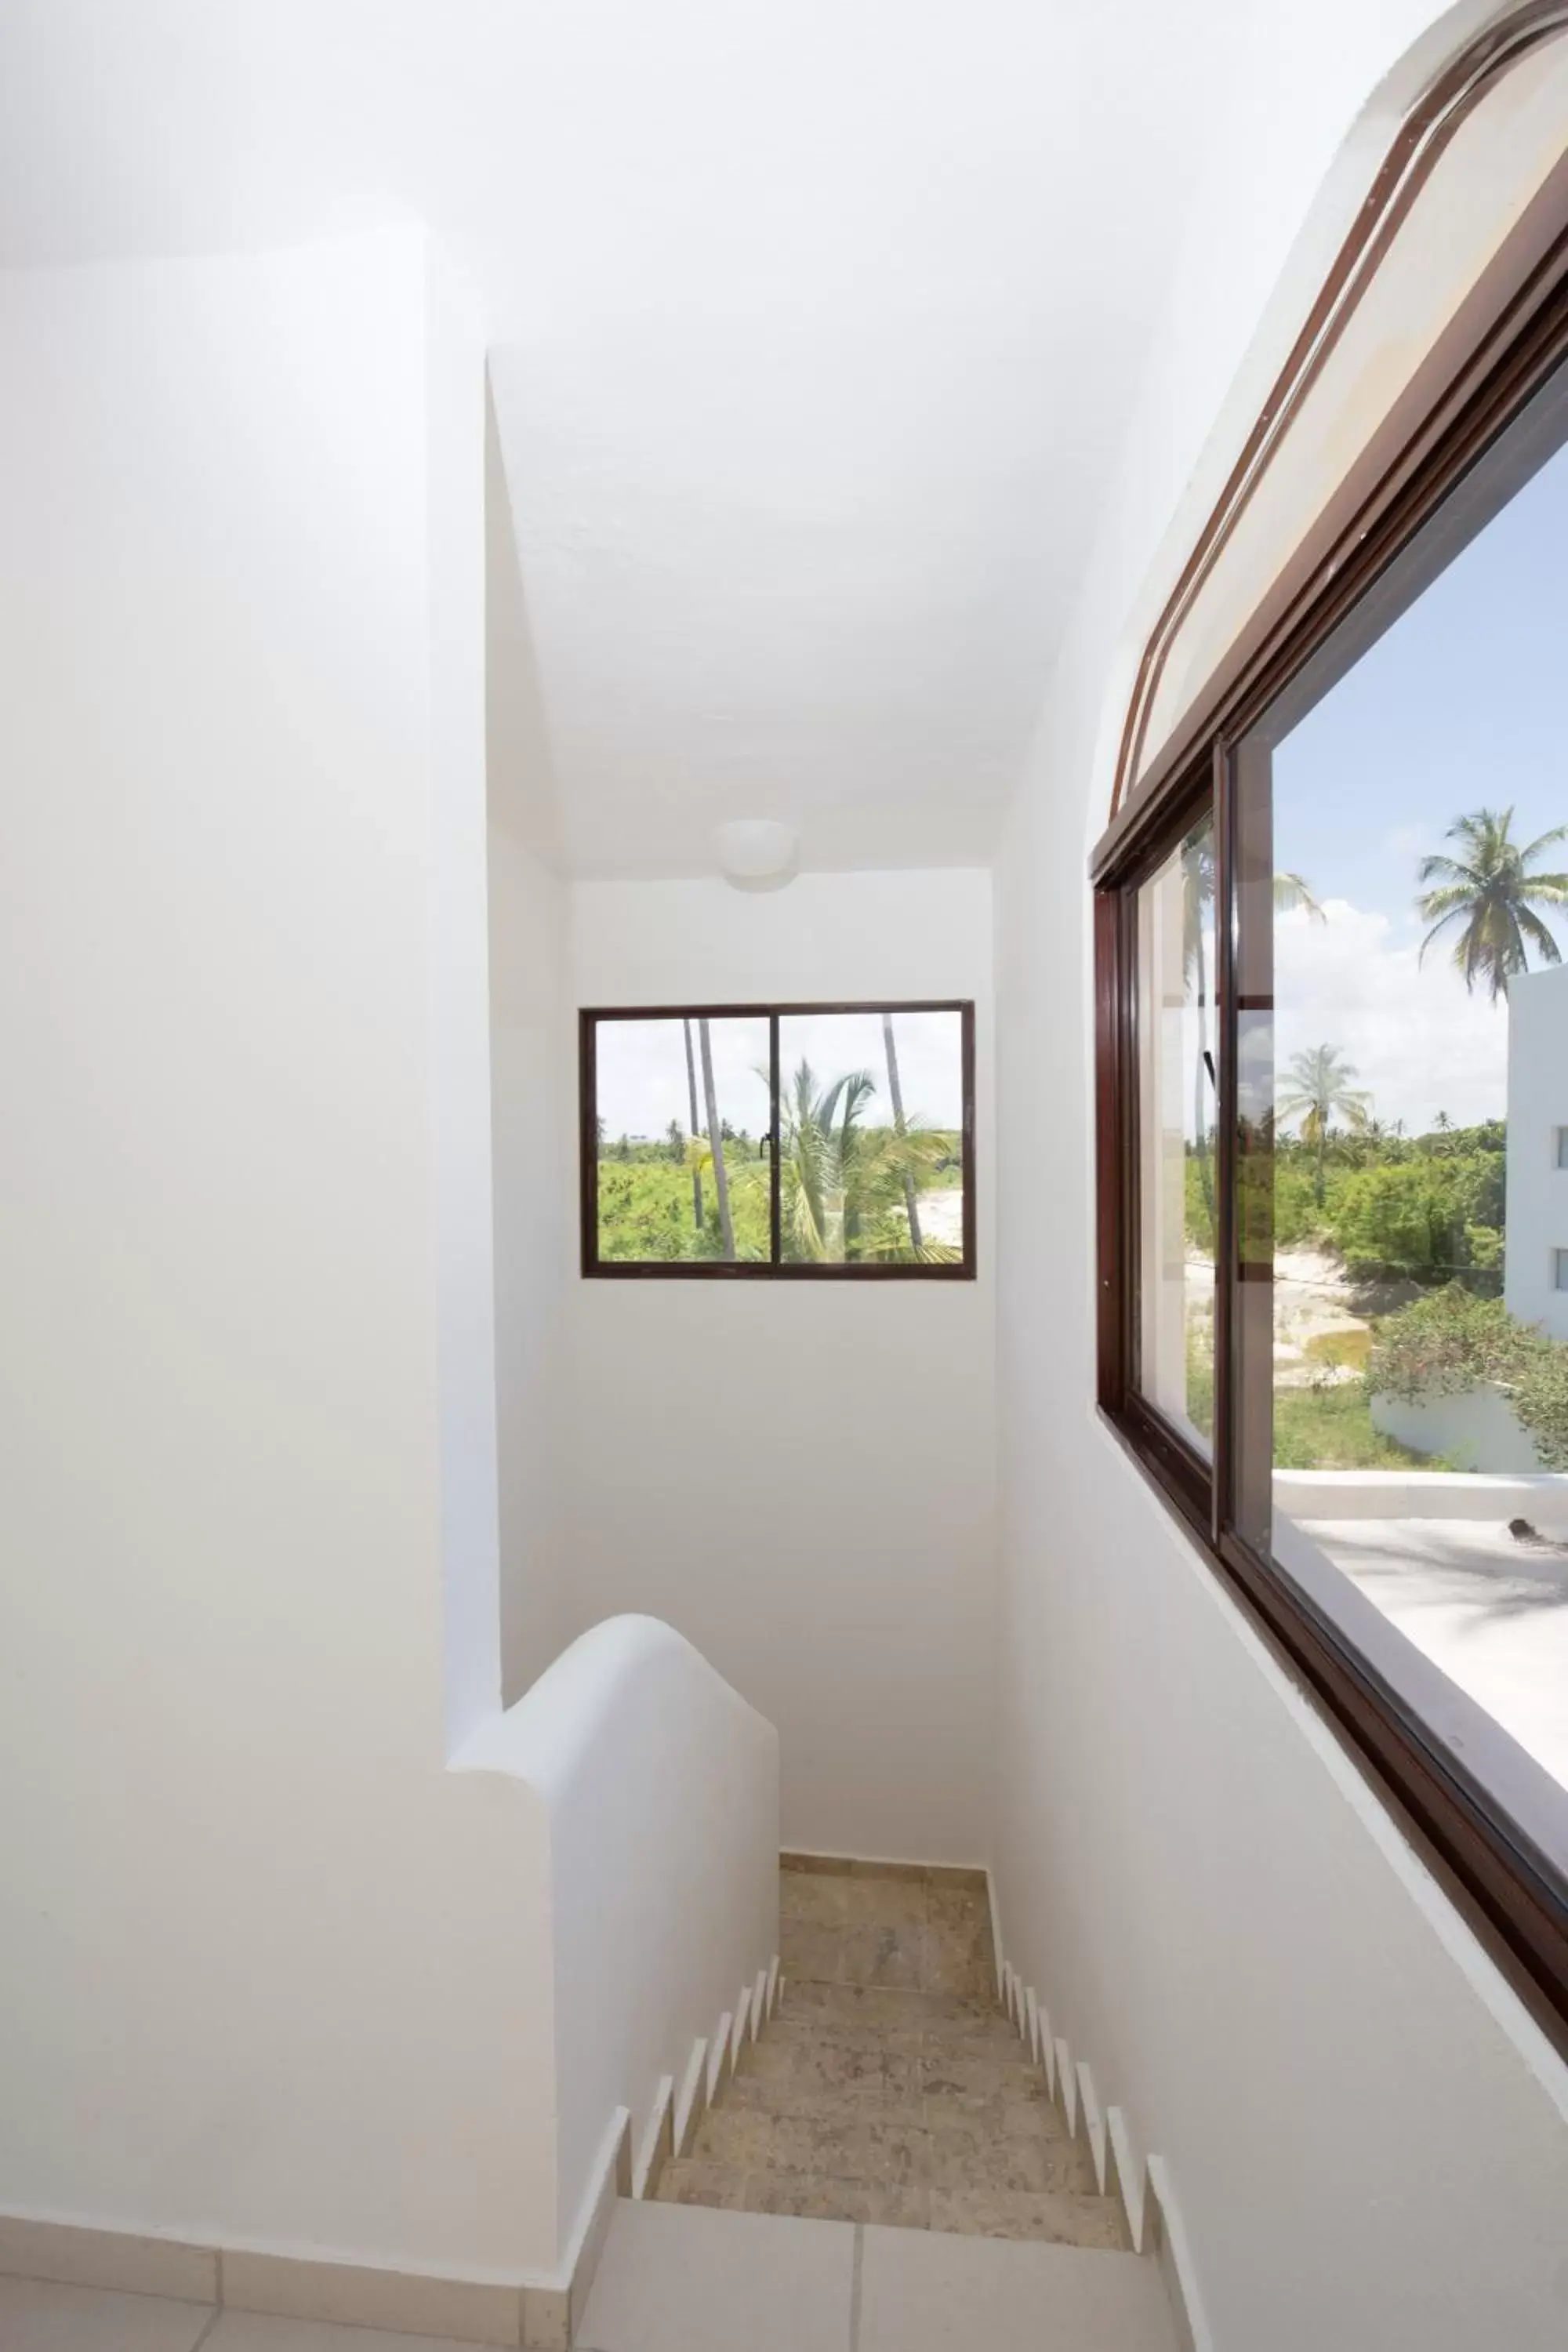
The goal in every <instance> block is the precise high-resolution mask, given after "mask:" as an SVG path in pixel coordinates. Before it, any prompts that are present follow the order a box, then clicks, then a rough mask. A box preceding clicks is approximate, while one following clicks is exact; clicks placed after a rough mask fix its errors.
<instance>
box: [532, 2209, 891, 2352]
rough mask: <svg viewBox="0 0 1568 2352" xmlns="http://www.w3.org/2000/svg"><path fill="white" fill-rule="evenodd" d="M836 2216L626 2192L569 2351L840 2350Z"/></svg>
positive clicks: (841, 2224) (840, 2261)
mask: <svg viewBox="0 0 1568 2352" xmlns="http://www.w3.org/2000/svg"><path fill="white" fill-rule="evenodd" d="M854 2262H855V2231H854V2230H853V2229H852V2228H851V2227H850V2225H849V2224H848V2223H847V2222H845V2221H802V2220H795V2219H793V2218H792V2219H785V2218H784V2217H783V2216H781V2215H778V2214H773V2213H710V2212H705V2211H704V2210H703V2209H702V2208H701V2207H700V2206H698V2205H657V2204H637V2203H634V2202H632V2201H631V2200H629V2199H623V2200H621V2202H620V2204H619V2205H618V2206H617V2207H616V2218H615V2221H613V2223H612V2224H611V2228H610V2234H609V2238H608V2240H607V2241H606V2242H605V2252H604V2254H603V2257H602V2258H601V2260H600V2263H599V2271H598V2275H597V2277H596V2278H595V2281H594V2291H593V2293H592V2294H590V2296H589V2297H588V2307H587V2309H586V2311H585V2312H584V2315H583V2325H582V2327H581V2328H580V2330H579V2332H578V2337H577V2343H578V2352H849V2305H850V2292H851V2281H852V2278H853V2273H854Z"/></svg>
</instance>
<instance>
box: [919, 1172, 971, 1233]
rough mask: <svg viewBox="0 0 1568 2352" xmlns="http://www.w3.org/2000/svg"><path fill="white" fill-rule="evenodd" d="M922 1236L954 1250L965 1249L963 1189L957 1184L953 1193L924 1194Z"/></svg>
mask: <svg viewBox="0 0 1568 2352" xmlns="http://www.w3.org/2000/svg"><path fill="white" fill-rule="evenodd" d="M920 1209H921V1237H922V1239H924V1240H925V1241H928V1242H946V1243H947V1244H949V1245H950V1247H952V1248H953V1249H962V1248H963V1185H962V1184H955V1185H954V1186H953V1187H952V1191H951V1192H922V1193H921V1196H920Z"/></svg>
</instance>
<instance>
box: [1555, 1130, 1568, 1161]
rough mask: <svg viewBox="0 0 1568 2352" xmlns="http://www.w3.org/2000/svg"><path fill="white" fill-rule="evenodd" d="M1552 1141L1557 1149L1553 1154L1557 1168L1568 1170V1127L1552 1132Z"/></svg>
mask: <svg viewBox="0 0 1568 2352" xmlns="http://www.w3.org/2000/svg"><path fill="white" fill-rule="evenodd" d="M1552 1144H1553V1146H1554V1147H1555V1148H1554V1150H1553V1152H1552V1158H1553V1159H1554V1160H1555V1161H1556V1164H1557V1166H1558V1167H1559V1168H1568V1127H1559V1128H1555V1129H1553V1130H1552Z"/></svg>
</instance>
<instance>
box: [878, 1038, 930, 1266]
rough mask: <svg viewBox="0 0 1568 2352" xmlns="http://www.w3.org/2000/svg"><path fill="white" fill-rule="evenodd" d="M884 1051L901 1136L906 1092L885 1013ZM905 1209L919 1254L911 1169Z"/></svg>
mask: <svg viewBox="0 0 1568 2352" xmlns="http://www.w3.org/2000/svg"><path fill="white" fill-rule="evenodd" d="M882 1049H883V1051H884V1053H885V1054H886V1055H887V1057H888V1099H889V1102H890V1103H891V1104H892V1106H893V1127H894V1130H895V1132H896V1133H897V1134H899V1135H900V1136H901V1135H903V1134H904V1133H905V1132H906V1130H905V1127H904V1092H903V1088H902V1087H900V1084H899V1049H898V1047H897V1046H896V1045H894V1043H893V1016H892V1014H891V1013H883V1015H882ZM904 1207H905V1209H906V1211H907V1212H908V1214H909V1220H910V1241H911V1243H912V1244H914V1247H915V1250H916V1252H917V1254H918V1253H919V1250H920V1245H921V1213H920V1210H919V1208H918V1206H917V1205H916V1195H915V1180H914V1172H913V1171H912V1170H911V1169H909V1168H906V1169H905V1171H904Z"/></svg>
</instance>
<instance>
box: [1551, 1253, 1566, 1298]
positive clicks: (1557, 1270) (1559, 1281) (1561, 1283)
mask: <svg viewBox="0 0 1568 2352" xmlns="http://www.w3.org/2000/svg"><path fill="white" fill-rule="evenodd" d="M1552 1286H1553V1288H1555V1289H1557V1290H1568V1249H1560V1250H1553V1251H1552Z"/></svg>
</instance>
